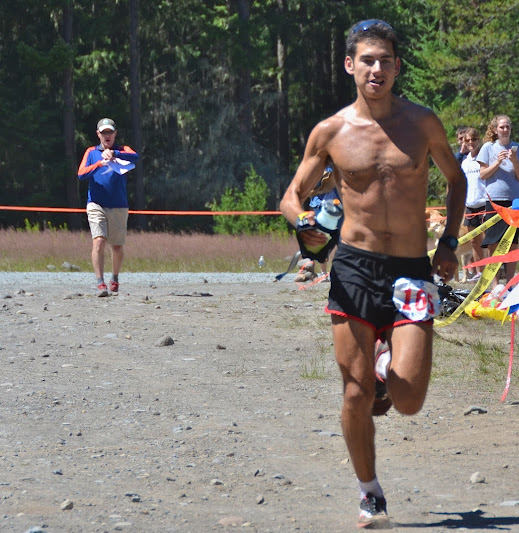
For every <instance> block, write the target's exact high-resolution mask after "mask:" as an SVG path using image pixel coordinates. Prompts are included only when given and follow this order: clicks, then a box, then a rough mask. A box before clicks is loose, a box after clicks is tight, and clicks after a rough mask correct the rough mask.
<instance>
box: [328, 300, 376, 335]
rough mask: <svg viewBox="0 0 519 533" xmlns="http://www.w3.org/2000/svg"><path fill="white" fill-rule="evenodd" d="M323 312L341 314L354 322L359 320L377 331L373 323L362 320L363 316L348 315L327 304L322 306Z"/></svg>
mask: <svg viewBox="0 0 519 533" xmlns="http://www.w3.org/2000/svg"><path fill="white" fill-rule="evenodd" d="M324 312H325V313H328V314H329V315H337V316H342V317H343V318H348V319H350V320H355V321H356V322H360V323H361V324H364V325H365V326H369V327H370V328H371V329H372V330H373V331H377V328H376V327H375V326H374V325H373V324H371V323H370V322H368V321H367V320H364V319H363V318H359V317H358V316H353V315H348V314H347V313H343V312H342V311H335V310H334V309H329V308H328V306H326V307H325V308H324Z"/></svg>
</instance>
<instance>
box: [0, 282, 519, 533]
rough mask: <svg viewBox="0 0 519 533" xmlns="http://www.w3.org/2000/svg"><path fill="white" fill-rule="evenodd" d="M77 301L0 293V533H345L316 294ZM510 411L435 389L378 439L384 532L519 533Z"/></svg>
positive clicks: (471, 392) (346, 504) (517, 441)
mask: <svg viewBox="0 0 519 533" xmlns="http://www.w3.org/2000/svg"><path fill="white" fill-rule="evenodd" d="M20 289H23V290H25V291H26V292H25V293H18V294H15V293H16V291H17V290H20ZM79 292H80V293H81V294H78V287H77V286H72V285H71V286H70V287H67V286H46V285H45V284H42V283H38V284H35V285H31V284H30V283H26V284H25V286H19V287H12V286H9V287H6V286H0V297H2V299H1V300H0V312H1V321H0V334H1V336H0V348H1V349H0V358H1V362H2V377H1V378H0V393H1V395H0V398H1V401H0V464H1V469H0V472H1V474H0V510H1V513H0V529H1V531H2V532H17V533H24V532H25V531H27V530H28V529H29V528H31V527H34V526H39V527H41V528H44V531H48V532H49V533H58V532H74V533H81V532H104V531H107V532H108V531H128V532H170V531H171V532H173V531H175V532H176V531H179V532H193V533H197V532H207V531H255V532H262V533H263V532H269V531H272V532H274V531H276V532H288V531H302V532H310V531H315V532H327V533H329V532H344V531H346V532H348V531H354V530H355V527H354V522H355V519H356V515H357V505H358V501H357V487H356V481H355V477H354V476H353V473H352V468H351V464H350V463H349V461H348V460H347V454H346V450H345V445H344V442H343V439H342V435H341V427H340V407H341V384H340V382H339V377H338V373H337V370H336V368H335V363H334V360H333V353H332V346H331V334H330V331H329V326H328V319H327V317H326V316H324V314H323V306H324V303H325V299H326V295H327V287H326V286H325V285H324V284H319V285H316V286H314V287H312V288H310V289H307V290H305V291H299V290H298V286H297V285H296V284H295V283H291V282H288V283H245V284H229V283H199V284H190V285H185V286H178V285H176V286H175V285H159V286H156V287H151V286H146V287H143V286H137V285H132V284H127V285H121V293H120V295H119V296H117V297H109V298H106V299H99V298H96V297H95V296H93V292H92V291H91V288H90V287H88V286H87V287H84V290H81V289H79ZM4 296H11V297H10V298H4ZM166 337H170V338H171V339H172V341H173V343H172V344H171V343H170V344H168V341H167V340H166V339H165V338H166ZM161 344H163V345H161ZM312 378H313V379H312ZM470 405H479V406H483V407H484V408H485V410H486V411H487V412H486V413H485V414H471V415H464V411H465V410H466V409H467V407H468V406H470ZM518 409H519V407H518V406H516V405H512V404H501V403H500V402H499V394H496V393H495V391H491V392H487V391H486V390H485V389H482V388H474V387H473V385H472V384H469V383H467V384H463V383H455V384H453V383H449V381H448V380H442V379H438V380H434V381H433V383H432V385H431V388H430V393H429V395H428V398H427V401H426V405H425V407H424V409H423V410H422V412H421V413H420V414H418V415H417V416H414V417H403V416H401V415H399V414H398V413H396V412H394V410H391V411H390V412H389V414H388V415H387V416H385V417H382V418H380V419H377V422H376V425H377V446H378V448H377V449H378V456H377V461H378V476H379V479H380V480H381V483H382V485H383V486H384V488H385V490H386V496H387V499H388V510H389V512H390V514H391V516H392V518H393V522H394V525H395V527H394V530H395V531H405V532H414V531H424V532H436V531H448V530H452V529H460V530H462V529H465V530H469V531H471V532H486V531H489V530H499V531H519V505H518V504H517V502H518V500H519V472H518V470H519V461H518V459H517V457H518V456H519V453H518V452H519V449H518V448H519V425H518V423H517V417H518V413H519V411H518ZM475 472H480V474H481V476H482V477H484V482H479V483H471V480H470V478H471V476H472V474H474V473H475ZM480 481H481V478H480ZM66 500H68V501H69V502H70V503H68V505H66V504H65V505H64V502H65V501H66ZM63 507H69V508H68V509H64V508H63Z"/></svg>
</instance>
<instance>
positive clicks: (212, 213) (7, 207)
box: [0, 205, 281, 217]
mask: <svg viewBox="0 0 519 533" xmlns="http://www.w3.org/2000/svg"><path fill="white" fill-rule="evenodd" d="M1 210H4V211H41V212H43V213H86V209H76V208H69V207H19V206H12V205H0V211H1ZM129 213H130V215H176V216H183V215H207V216H211V217H212V216H215V215H281V211H136V210H132V209H130V211H129Z"/></svg>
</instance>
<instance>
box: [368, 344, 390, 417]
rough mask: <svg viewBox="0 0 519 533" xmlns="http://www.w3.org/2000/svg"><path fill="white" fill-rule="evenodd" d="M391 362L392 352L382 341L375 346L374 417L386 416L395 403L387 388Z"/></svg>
mask: <svg viewBox="0 0 519 533" xmlns="http://www.w3.org/2000/svg"><path fill="white" fill-rule="evenodd" d="M390 362H391V352H390V351H389V346H388V344H387V342H382V341H381V340H380V339H379V340H377V342H376V344H375V401H374V402H373V409H372V414H373V416H382V415H385V414H386V413H387V412H388V411H389V409H391V406H392V405H393V402H392V401H391V398H390V397H389V396H388V393H387V387H386V378H387V368H388V366H389V363H390Z"/></svg>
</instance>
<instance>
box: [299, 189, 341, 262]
mask: <svg viewBox="0 0 519 533" xmlns="http://www.w3.org/2000/svg"><path fill="white" fill-rule="evenodd" d="M343 212H344V209H343V207H342V204H341V202H340V201H339V200H337V199H334V200H325V201H324V202H323V203H322V204H321V210H320V211H319V213H317V215H316V217H315V221H316V222H317V223H318V227H317V228H316V229H317V231H320V232H321V233H323V234H324V235H326V237H327V239H326V242H324V243H323V244H320V245H319V246H308V245H306V246H305V249H306V250H308V251H309V252H311V253H312V254H314V255H316V254H319V252H320V251H321V250H323V248H325V247H326V246H328V243H329V242H330V240H331V239H332V235H331V232H333V231H334V230H336V229H337V228H338V226H339V221H340V219H341V217H342V214H343ZM319 226H320V227H319ZM304 257H308V256H304Z"/></svg>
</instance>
